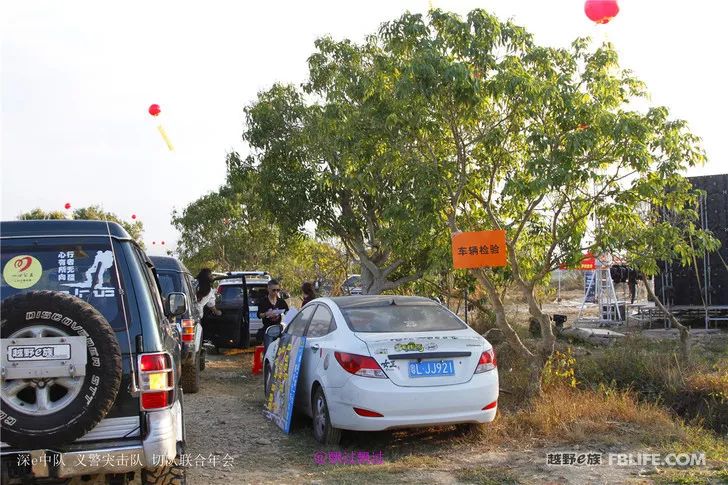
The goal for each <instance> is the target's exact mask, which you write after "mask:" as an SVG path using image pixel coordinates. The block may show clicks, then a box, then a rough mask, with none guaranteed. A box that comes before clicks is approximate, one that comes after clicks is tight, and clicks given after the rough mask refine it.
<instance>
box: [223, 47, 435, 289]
mask: <svg viewBox="0 0 728 485" xmlns="http://www.w3.org/2000/svg"><path fill="white" fill-rule="evenodd" d="M316 47H317V49H318V50H317V51H316V52H315V53H314V54H313V55H312V56H311V57H310V59H309V80H308V82H307V83H306V84H305V85H304V87H303V90H301V89H298V88H296V87H294V86H290V85H275V86H273V87H272V88H271V89H270V90H268V91H266V92H263V93H260V94H259V96H258V99H257V100H256V101H255V103H253V105H251V106H249V107H248V108H246V110H245V113H246V121H247V129H246V131H245V133H244V139H245V140H246V141H247V142H248V143H249V145H250V146H251V148H252V151H253V160H254V162H255V163H256V164H257V166H258V167H259V170H260V174H261V181H262V183H263V186H264V187H265V190H263V192H262V196H263V199H264V200H265V205H266V207H269V208H270V209H272V211H273V213H274V215H275V217H276V220H277V221H278V223H279V225H280V226H281V227H282V228H285V230H286V231H287V232H288V233H291V232H295V231H297V230H299V229H300V228H302V227H303V226H304V225H305V224H306V223H309V222H313V223H314V224H315V225H316V231H317V233H318V234H320V235H321V236H322V237H324V238H330V237H335V238H338V239H339V240H341V241H342V243H343V244H344V246H345V247H346V249H347V250H348V251H349V252H351V253H352V254H354V255H356V257H357V258H358V260H359V262H360V263H361V273H362V282H363V291H364V292H365V293H367V294H378V293H381V292H383V291H387V290H394V289H396V288H398V287H399V286H401V285H403V284H406V283H408V282H410V281H414V280H416V279H418V278H419V277H420V276H421V275H422V273H423V271H424V270H425V269H426V268H427V266H428V262H429V258H430V256H431V253H432V251H433V249H434V247H435V244H434V242H435V240H436V239H437V238H438V237H440V236H441V234H442V230H441V228H442V226H441V220H440V217H439V214H438V209H437V203H436V200H437V198H438V197H441V196H442V194H441V193H439V189H440V186H439V185H438V184H437V183H433V182H436V181H437V176H436V173H435V172H436V170H437V167H436V166H432V165H430V166H427V165H419V164H412V163H409V162H410V161H409V159H408V157H409V156H410V150H408V148H407V147H405V146H402V145H401V142H402V141H405V140H403V139H402V138H400V137H398V136H397V132H396V131H393V130H392V129H391V127H392V126H393V124H396V117H394V116H392V114H393V113H396V112H398V111H400V110H404V109H406V102H402V101H400V100H398V99H397V98H396V97H395V96H394V95H393V93H392V85H391V82H390V80H391V79H390V77H391V73H390V69H389V67H388V66H387V65H386V63H387V62H388V59H387V57H386V56H385V55H384V53H382V52H381V50H380V48H379V47H378V46H377V44H376V42H374V41H372V42H369V43H367V44H365V45H363V46H357V45H355V44H353V43H351V42H349V41H344V42H339V43H337V42H334V41H333V40H331V39H328V38H324V39H319V40H318V41H317V42H316ZM232 176H233V177H235V172H233V174H232Z"/></svg>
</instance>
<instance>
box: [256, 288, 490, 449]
mask: <svg viewBox="0 0 728 485" xmlns="http://www.w3.org/2000/svg"><path fill="white" fill-rule="evenodd" d="M279 329H280V326H277V327H271V328H269V329H268V332H267V333H268V335H269V336H271V337H275V336H276V334H277V333H279ZM283 332H284V333H290V334H291V335H298V336H305V337H306V342H305V349H304V353H303V358H302V361H301V369H300V373H299V378H298V386H297V388H296V400H295V408H296V409H297V410H299V411H301V412H303V413H305V414H307V415H308V416H310V417H311V418H313V431H314V436H315V437H316V439H317V440H318V441H319V442H321V443H326V444H335V443H337V442H338V441H339V439H340V437H341V430H356V431H381V430H385V429H392V428H407V427H416V426H432V425H444V424H457V423H487V422H490V421H493V419H494V418H495V414H496V409H497V406H498V371H497V368H496V359H495V354H494V352H493V347H492V346H491V345H490V343H488V341H487V340H485V339H484V338H483V337H482V336H480V335H479V334H478V333H477V332H475V331H474V330H472V329H471V328H470V327H469V326H468V325H467V324H465V323H464V322H463V321H462V320H461V319H460V318H458V317H457V316H456V315H455V314H453V313H452V312H451V311H450V310H448V309H447V308H445V307H444V306H442V305H440V304H438V303H437V302H435V301H432V300H429V299H426V298H420V297H409V296H347V297H337V298H318V299H316V300H314V301H312V302H310V303H308V304H307V305H305V306H304V307H303V309H302V310H301V311H300V312H299V313H298V315H296V317H295V318H294V319H293V320H292V321H291V322H290V324H289V325H287V326H286V328H285V330H283ZM278 342H279V340H275V341H273V342H272V343H271V344H270V345H269V347H268V349H267V351H266V353H265V359H264V370H265V374H264V376H265V377H264V378H265V391H266V395H267V394H268V389H269V386H270V383H271V369H272V367H273V362H274V361H275V354H276V349H277V348H278Z"/></svg>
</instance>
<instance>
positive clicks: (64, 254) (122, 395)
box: [0, 221, 188, 483]
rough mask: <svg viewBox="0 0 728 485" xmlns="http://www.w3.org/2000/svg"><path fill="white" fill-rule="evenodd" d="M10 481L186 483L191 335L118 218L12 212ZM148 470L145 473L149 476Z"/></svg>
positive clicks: (6, 267)
mask: <svg viewBox="0 0 728 485" xmlns="http://www.w3.org/2000/svg"><path fill="white" fill-rule="evenodd" d="M0 244H1V246H0V256H1V258H0V259H1V260H0V267H1V268H2V280H1V282H2V284H1V286H0V298H2V308H1V309H0V311H1V312H2V323H1V327H0V333H1V334H2V348H1V349H0V352H1V354H2V355H0V358H1V360H2V369H1V370H0V373H1V377H2V387H1V389H0V425H1V427H2V441H3V443H2V447H1V448H0V455H1V457H2V483H32V482H34V481H39V482H42V483H46V481H47V480H53V479H67V478H71V477H74V476H84V475H86V476H93V475H106V476H107V478H108V479H110V480H111V481H113V482H115V483H126V482H127V481H128V480H130V479H134V478H135V475H136V474H137V473H138V474H139V475H140V478H141V480H142V482H144V483H184V481H185V478H184V468H182V467H180V466H179V465H178V461H176V458H177V457H178V456H179V455H180V454H181V453H182V450H183V449H184V444H185V431H184V420H183V408H182V405H183V404H182V389H181V386H180V371H181V367H180V336H179V332H178V331H177V329H176V327H175V325H174V324H173V323H171V322H170V318H172V317H175V316H178V315H182V314H184V313H185V312H186V310H187V306H188V302H187V297H186V296H185V295H184V294H183V293H178V292H172V293H170V294H169V295H168V296H167V298H165V299H164V300H163V299H162V297H161V296H160V287H159V281H158V278H157V275H156V273H155V271H154V267H153V265H152V263H151V261H150V260H149V258H148V257H147V256H146V254H145V253H144V251H142V249H141V248H140V247H139V246H138V245H137V244H136V243H135V242H134V241H133V240H132V238H131V237H130V236H129V234H127V233H126V231H124V229H122V228H121V226H119V225H118V224H115V223H110V222H104V221H13V222H2V223H0ZM136 478H139V476H137V477H136Z"/></svg>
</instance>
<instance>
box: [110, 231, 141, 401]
mask: <svg viewBox="0 0 728 485" xmlns="http://www.w3.org/2000/svg"><path fill="white" fill-rule="evenodd" d="M104 222H106V234H108V236H109V246H110V247H111V254H112V255H113V257H114V271H115V273H116V284H117V285H118V286H119V289H118V293H119V300H120V301H121V312H122V313H123V314H124V327H125V329H126V342H127V345H128V346H129V347H128V348H129V365H130V366H131V375H132V378H131V389H130V391H131V394H132V396H137V395H139V387H138V386H137V381H136V380H137V373H136V369H135V367H134V353H133V352H134V350H133V349H132V346H131V335H129V334H130V330H129V316H128V315H127V313H126V304H125V303H124V289H123V288H122V287H121V276H120V275H119V260H118V259H116V250H115V249H114V240H113V239H112V237H111V228H110V226H109V219H108V218H107V217H106V216H104Z"/></svg>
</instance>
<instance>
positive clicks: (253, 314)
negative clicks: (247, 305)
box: [248, 312, 258, 320]
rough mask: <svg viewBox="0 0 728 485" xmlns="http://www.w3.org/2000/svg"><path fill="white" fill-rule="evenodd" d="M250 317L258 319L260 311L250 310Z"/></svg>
mask: <svg viewBox="0 0 728 485" xmlns="http://www.w3.org/2000/svg"><path fill="white" fill-rule="evenodd" d="M248 318H249V319H250V320H256V319H257V318H258V312H250V313H249V314H248Z"/></svg>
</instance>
